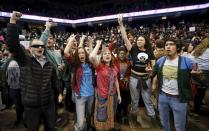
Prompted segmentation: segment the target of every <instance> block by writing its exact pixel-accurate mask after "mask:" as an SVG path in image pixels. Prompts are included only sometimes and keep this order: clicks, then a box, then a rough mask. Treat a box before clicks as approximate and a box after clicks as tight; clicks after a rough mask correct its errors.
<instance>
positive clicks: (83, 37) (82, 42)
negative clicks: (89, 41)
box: [78, 35, 86, 47]
mask: <svg viewBox="0 0 209 131" xmlns="http://www.w3.org/2000/svg"><path fill="white" fill-rule="evenodd" d="M85 38H86V36H85V35H82V36H81V38H80V40H79V45H78V47H83V44H84V39H85Z"/></svg>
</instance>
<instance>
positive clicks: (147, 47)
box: [137, 35, 152, 50]
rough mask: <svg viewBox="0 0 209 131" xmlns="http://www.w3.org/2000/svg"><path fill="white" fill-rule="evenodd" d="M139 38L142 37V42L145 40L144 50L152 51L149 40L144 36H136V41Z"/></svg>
mask: <svg viewBox="0 0 209 131" xmlns="http://www.w3.org/2000/svg"><path fill="white" fill-rule="evenodd" d="M139 37H142V38H144V40H145V45H144V48H145V49H146V50H152V46H151V43H150V39H149V38H148V37H147V36H145V35H138V36H137V39H138V38H139Z"/></svg>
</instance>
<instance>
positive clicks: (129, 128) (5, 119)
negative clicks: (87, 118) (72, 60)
mask: <svg viewBox="0 0 209 131" xmlns="http://www.w3.org/2000/svg"><path fill="white" fill-rule="evenodd" d="M140 113H141V119H139V121H140V122H141V123H142V122H143V125H142V124H139V123H136V122H135V121H131V120H130V121H129V124H128V125H125V124H120V127H121V130H122V131H162V129H161V128H160V126H157V127H155V128H149V127H146V125H147V124H148V123H146V115H145V110H144V108H142V109H141V111H140ZM59 114H60V116H61V117H62V118H65V119H64V121H62V124H61V125H60V128H59V130H60V131H73V126H74V114H73V113H69V112H68V111H66V110H64V109H63V108H62V109H60V110H59ZM14 121H15V112H14V109H7V110H4V111H1V112H0V129H1V131H26V129H25V128H24V126H23V125H22V126H19V127H18V128H16V129H10V126H11V125H12V123H13V122H14ZM64 123H66V124H64ZM63 124H64V125H63ZM148 126H149V124H148ZM142 127H143V128H142ZM40 131H43V126H41V127H40ZM187 131H209V107H207V106H205V108H204V106H203V109H202V113H201V116H200V122H196V121H195V120H194V119H193V117H191V116H189V117H188V125H187Z"/></svg>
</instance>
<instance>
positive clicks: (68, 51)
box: [64, 35, 75, 58]
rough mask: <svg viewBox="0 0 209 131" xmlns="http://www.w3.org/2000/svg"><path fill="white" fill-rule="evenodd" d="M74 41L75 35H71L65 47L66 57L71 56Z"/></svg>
mask: <svg viewBox="0 0 209 131" xmlns="http://www.w3.org/2000/svg"><path fill="white" fill-rule="evenodd" d="M74 41H75V35H71V36H70V37H69V38H68V43H67V45H66V47H65V50H64V56H65V58H69V57H70V56H71V54H72V48H73V44H74Z"/></svg>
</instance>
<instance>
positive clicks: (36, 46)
mask: <svg viewBox="0 0 209 131" xmlns="http://www.w3.org/2000/svg"><path fill="white" fill-rule="evenodd" d="M31 47H33V48H44V45H31Z"/></svg>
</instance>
